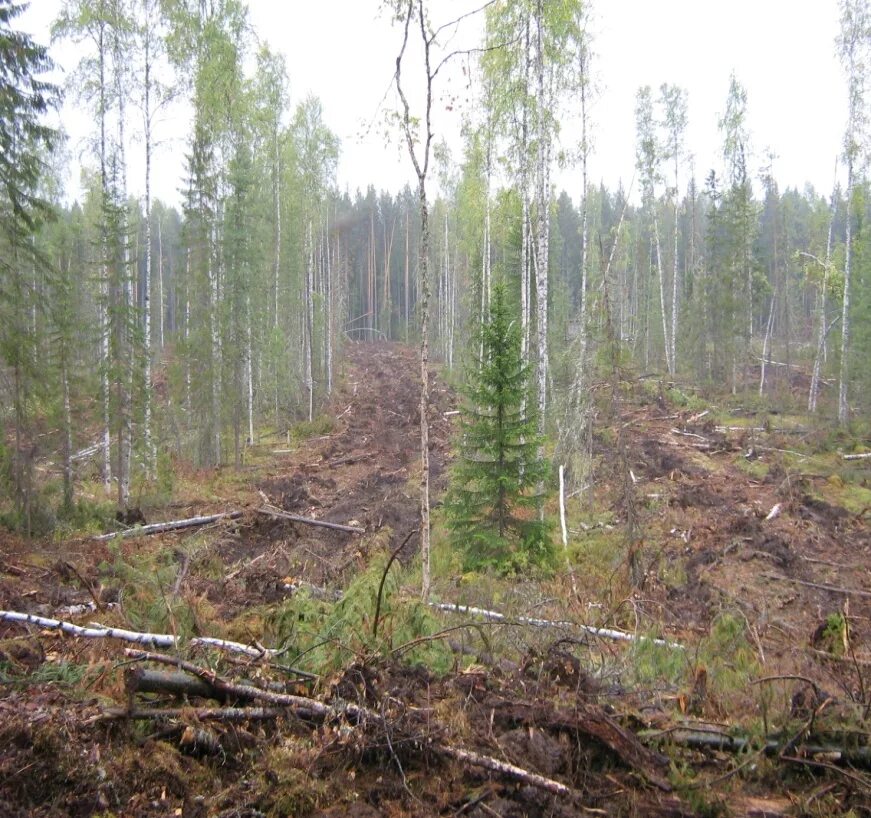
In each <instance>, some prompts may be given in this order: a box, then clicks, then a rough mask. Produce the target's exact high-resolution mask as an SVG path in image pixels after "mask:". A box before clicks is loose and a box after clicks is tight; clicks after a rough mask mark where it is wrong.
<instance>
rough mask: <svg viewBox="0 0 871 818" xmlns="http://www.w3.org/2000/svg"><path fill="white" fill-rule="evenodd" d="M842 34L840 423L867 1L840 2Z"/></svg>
mask: <svg viewBox="0 0 871 818" xmlns="http://www.w3.org/2000/svg"><path fill="white" fill-rule="evenodd" d="M840 9H841V31H840V34H839V36H838V40H837V48H838V56H839V57H840V59H841V64H842V65H843V67H844V73H845V74H846V78H847V128H846V131H845V133H844V161H845V162H846V165H847V190H846V199H847V219H846V223H847V227H846V233H847V235H846V240H845V248H844V250H845V252H844V296H843V301H842V304H841V371H840V378H839V384H838V421H839V423H841V424H845V423H846V422H847V421H848V420H849V418H850V407H849V404H848V401H847V393H848V389H849V374H850V364H849V358H850V285H851V279H852V272H853V271H852V264H853V247H852V244H853V206H854V205H853V195H854V191H855V186H856V177H857V174H858V172H859V171H860V169H861V164H862V160H863V158H864V149H865V138H866V129H867V123H868V113H867V110H866V107H865V84H866V82H867V79H868V68H869V63H868V58H869V45H871V7H869V3H868V0H841V4H840Z"/></svg>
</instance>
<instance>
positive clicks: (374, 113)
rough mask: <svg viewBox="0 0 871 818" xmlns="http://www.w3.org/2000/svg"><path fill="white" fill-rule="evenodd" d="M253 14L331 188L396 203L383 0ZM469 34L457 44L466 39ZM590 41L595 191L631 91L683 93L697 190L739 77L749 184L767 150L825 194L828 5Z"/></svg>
mask: <svg viewBox="0 0 871 818" xmlns="http://www.w3.org/2000/svg"><path fill="white" fill-rule="evenodd" d="M477 5H480V0H478V1H477V2H476V0H431V8H432V17H433V21H434V22H435V23H436V24H439V23H441V22H445V21H447V20H450V19H453V18H454V17H456V16H457V15H458V14H460V13H462V12H463V11H465V10H468V9H470V8H474V7H475V6H477ZM60 6H61V0H32V5H31V8H30V9H29V10H28V12H26V16H24V17H22V18H19V20H18V21H17V23H18V27H20V28H23V29H26V30H29V31H31V33H33V35H34V36H35V37H36V38H37V39H38V40H40V41H42V42H47V40H48V26H49V24H50V21H51V20H52V19H53V17H54V16H55V15H56V14H57V13H58V10H59V9H60ZM249 6H250V10H251V19H252V22H253V26H254V29H255V31H256V32H257V33H258V36H260V37H261V38H262V39H264V40H267V41H268V42H269V44H270V45H271V46H272V48H274V49H276V50H279V51H281V52H282V53H284V55H285V57H286V59H287V66H288V73H289V75H290V91H291V99H292V103H293V104H295V103H297V102H299V101H300V100H302V99H303V98H304V97H305V96H307V95H308V94H315V95H317V96H318V97H320V99H321V101H322V103H323V109H324V119H325V121H326V124H327V125H328V126H329V127H330V128H332V130H333V131H334V132H336V133H337V134H338V135H339V137H340V138H341V140H342V158H341V161H340V164H339V185H340V187H342V188H346V187H347V188H348V189H349V190H350V191H351V192H352V193H353V191H354V190H355V189H356V188H357V187H360V188H363V189H365V187H366V186H367V185H368V184H370V183H371V184H374V185H375V187H376V188H378V189H381V188H386V189H389V190H396V189H398V188H399V187H401V186H402V185H403V184H404V183H405V182H406V181H409V182H410V181H412V179H413V175H412V173H411V166H410V163H409V160H408V158H407V156H406V155H405V153H404V147H403V145H401V144H400V143H399V141H398V140H397V139H395V138H394V139H392V141H391V139H390V138H388V137H387V136H386V130H387V129H386V126H385V124H384V111H385V106H386V107H388V108H389V107H390V106H393V105H395V102H396V100H395V95H394V94H393V92H392V89H391V86H390V84H391V79H392V74H393V69H394V64H395V59H396V54H397V51H398V46H399V42H400V34H401V32H400V30H399V29H398V28H393V27H391V24H390V21H389V19H388V18H387V16H386V15H384V14H382V13H381V12H380V11H379V9H380V3H379V0H319V1H318V2H300V0H283V1H282V0H249ZM474 26H475V24H474V23H472V24H471V28H467V31H466V32H465V36H466V37H474ZM592 28H593V32H594V38H595V40H594V45H593V48H594V52H595V62H594V72H595V74H596V79H597V84H598V86H599V89H600V93H599V96H598V98H597V100H596V101H595V107H594V109H593V113H592V116H593V120H594V121H593V139H594V142H595V154H594V155H593V157H592V160H591V165H590V173H591V179H592V180H594V181H597V180H599V179H602V180H604V181H605V183H606V184H607V185H609V186H611V187H613V186H615V185H616V184H617V183H618V181H619V180H620V179H622V180H623V182H624V184H627V185H628V182H629V179H630V178H631V177H632V172H633V166H634V162H635V147H634V144H635V126H634V114H633V111H634V105H635V92H636V90H637V89H638V87H639V86H640V85H642V84H650V85H652V86H653V87H654V88H655V89H656V88H658V86H659V85H660V84H661V83H663V82H668V83H672V84H677V85H680V86H683V87H685V88H686V89H687V90H688V92H689V128H688V133H687V144H688V146H689V148H690V150H691V151H692V153H693V154H694V157H695V167H696V173H697V177H698V180H699V183H700V184H701V183H702V182H703V180H704V177H705V176H706V175H707V172H708V170H709V169H710V168H711V167H716V168H719V166H720V149H719V145H720V141H721V140H720V136H719V133H718V130H717V121H718V118H719V116H720V114H721V112H722V110H723V108H724V106H725V99H726V93H727V90H728V85H729V76H730V73H731V72H732V71H735V73H736V75H737V77H738V79H739V80H740V81H741V82H742V83H743V84H744V85H745V87H746V89H747V92H748V109H749V116H748V124H749V128H750V131H751V138H752V146H751V148H752V150H753V152H754V153H753V157H752V160H751V165H750V169H751V170H752V172H753V173H754V175H755V174H756V173H757V171H758V169H759V168H761V167H762V165H763V162H764V154H765V153H766V152H767V150H768V148H769V147H771V148H772V149H773V150H774V152H775V154H776V156H777V159H776V161H775V175H776V177H777V179H778V181H779V183H780V185H781V187H786V186H798V187H799V188H801V187H802V186H803V185H804V184H805V183H806V182H810V183H811V184H813V185H814V187H815V188H816V189H817V191H818V192H820V193H823V194H826V193H828V191H829V190H830V189H831V185H832V181H833V168H834V161H835V157H836V155H838V153H839V152H840V146H841V135H842V132H843V127H844V123H845V121H846V92H845V89H844V85H845V83H844V79H843V76H842V73H841V70H840V66H839V64H838V61H837V59H836V57H835V54H834V39H835V36H836V34H837V30H838V3H837V0H730V2H727V3H723V2H713V0H597V2H596V3H595V4H594V16H593V26H592ZM458 44H459V45H465V43H463V41H462V35H461V36H460V37H458V38H457V40H456V41H455V42H454V43H453V44H452V47H457V46H458ZM52 54H53V56H54V59H55V60H56V61H57V62H58V63H59V64H60V65H61V66H62V67H63V69H64V70H66V71H69V70H71V69H72V67H73V65H74V63H75V61H76V59H77V57H76V52H75V49H73V48H71V47H69V46H64V47H58V48H57V49H54V48H53V50H52ZM440 79H442V78H441V76H440ZM445 79H446V80H450V81H451V82H453V87H452V92H453V93H456V94H459V95H460V96H464V95H465V94H464V91H466V90H468V89H464V87H463V80H462V78H461V77H460V75H458V74H457V75H455V77H454V78H453V79H451V78H450V77H445ZM409 80H410V81H411V80H412V77H409ZM385 94H386V95H387V96H386V99H385ZM460 107H461V106H460V105H454V106H453V110H452V111H447V110H446V103H444V102H442V103H441V104H440V105H438V106H437V107H436V111H435V125H436V129H437V130H438V131H440V133H445V134H450V133H455V132H456V129H457V128H458V126H459V119H460V115H459V110H460ZM71 108H72V106H71V105H70V104H67V105H66V106H65V109H64V112H63V116H62V119H63V123H64V126H65V127H66V129H67V131H68V132H69V133H70V135H71V136H72V138H73V144H72V146H71V147H72V152H73V153H74V154H78V153H80V152H81V151H82V149H83V142H82V140H83V138H84V137H85V135H86V134H87V133H88V132H89V129H90V128H92V127H93V122H92V120H91V119H89V118H88V117H87V116H85V115H84V114H82V113H81V112H77V111H74V110H72V109H71ZM172 116H173V118H171V119H170V120H169V121H167V122H165V123H163V124H162V125H161V126H160V134H161V135H162V137H163V138H164V139H165V140H166V143H165V145H164V147H163V149H162V151H161V155H160V156H159V158H158V160H157V161H156V169H157V172H156V179H155V189H156V190H155V193H156V195H158V196H160V197H161V198H163V199H164V200H166V201H170V202H177V201H178V194H177V188H178V187H179V185H180V179H181V175H182V171H181V167H182V161H183V156H184V152H185V137H186V135H187V133H188V132H189V128H188V121H187V119H188V118H187V114H186V112H185V111H184V110H183V109H177V110H175V111H174V112H173V115H172ZM572 131H573V129H572V127H571V126H568V127H567V128H566V130H565V132H564V139H565V142H566V145H565V147H567V148H572V147H574V146H573V145H572V144H571V140H572ZM449 140H450V137H449ZM131 153H132V154H133V155H131V157H130V160H131V167H130V174H129V179H130V186H131V189H132V190H136V189H137V188H138V187H139V185H137V182H136V180H137V179H138V178H139V175H140V173H141V171H140V170H139V169H138V166H137V161H136V156H135V154H136V150H135V147H134V149H133V151H131ZM684 174H685V177H686V171H684ZM556 182H557V184H558V186H560V187H565V188H566V189H567V190H568V191H569V193H570V194H572V196H573V197H574V198H577V194H578V192H579V191H578V187H579V184H578V181H577V172H576V171H571V170H567V171H563V172H561V173H560V174H559V175H558V176H557V178H556Z"/></svg>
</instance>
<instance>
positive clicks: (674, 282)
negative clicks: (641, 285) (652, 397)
mask: <svg viewBox="0 0 871 818" xmlns="http://www.w3.org/2000/svg"><path fill="white" fill-rule="evenodd" d="M679 173H680V157H679V155H678V151H677V144H675V152H674V242H673V247H672V252H673V253H674V263H673V265H672V271H671V338H670V339H669V346H670V350H671V356H670V358H669V360H670V362H671V368H670V369H669V372H670V373H671V374H672V375H675V374H676V373H677V319H678V285H679V282H680V264H679V259H678V239H679V237H680V225H679V224H678V219H679V216H680V194H679V193H678V191H679V190H680V188H679V187H678V185H679V184H680V179H679Z"/></svg>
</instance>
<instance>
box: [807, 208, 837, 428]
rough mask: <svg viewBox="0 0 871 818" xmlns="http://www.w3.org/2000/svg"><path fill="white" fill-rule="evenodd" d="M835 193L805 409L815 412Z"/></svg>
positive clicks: (823, 344)
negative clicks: (815, 350)
mask: <svg viewBox="0 0 871 818" xmlns="http://www.w3.org/2000/svg"><path fill="white" fill-rule="evenodd" d="M836 206H837V205H836V201H835V194H834V193H832V208H831V216H830V218H829V233H828V236H827V238H826V262H825V265H824V266H823V283H822V286H821V287H820V293H819V304H820V305H819V316H818V318H817V321H818V327H817V353H816V355H815V356H814V369H813V375H812V376H811V386H810V393H809V394H808V401H807V410H808V412H811V413H815V412H816V411H817V396H818V395H819V391H820V374H821V371H822V364H823V354H824V351H825V348H826V300H827V296H828V290H829V270H830V268H831V261H832V238H833V233H834V229H835V212H836Z"/></svg>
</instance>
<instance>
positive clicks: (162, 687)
mask: <svg viewBox="0 0 871 818" xmlns="http://www.w3.org/2000/svg"><path fill="white" fill-rule="evenodd" d="M124 689H125V690H126V691H127V692H128V693H129V694H131V695H132V694H134V693H169V694H171V695H173V696H191V697H195V698H198V699H216V700H218V701H220V700H222V699H223V698H224V697H223V696H221V695H220V694H219V693H218V692H217V691H216V690H215V688H214V687H213V686H212V685H210V684H208V683H207V682H206V681H205V680H203V679H199V678H197V677H195V676H189V675H188V674H187V673H182V672H181V671H165V670H148V669H146V668H142V667H129V668H127V669H126V670H125V671H124Z"/></svg>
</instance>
